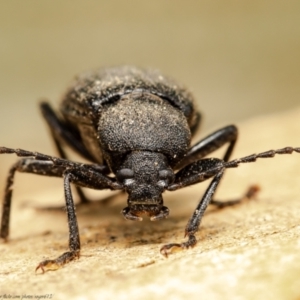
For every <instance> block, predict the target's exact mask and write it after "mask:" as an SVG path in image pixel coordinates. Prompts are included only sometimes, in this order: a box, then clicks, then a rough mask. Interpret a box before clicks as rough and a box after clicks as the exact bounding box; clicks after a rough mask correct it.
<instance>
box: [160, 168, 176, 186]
mask: <svg viewBox="0 0 300 300" xmlns="http://www.w3.org/2000/svg"><path fill="white" fill-rule="evenodd" d="M158 176H159V179H160V180H168V182H169V183H171V182H173V181H174V173H173V172H172V171H170V170H160V171H159V172H158Z"/></svg>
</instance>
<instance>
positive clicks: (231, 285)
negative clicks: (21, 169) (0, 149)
mask: <svg viewBox="0 0 300 300" xmlns="http://www.w3.org/2000/svg"><path fill="white" fill-rule="evenodd" d="M299 120H300V108H298V109H294V110H293V111H288V112H284V113H281V114H277V115H270V116H261V117H258V118H255V119H251V120H248V121H246V122H243V123H241V124H238V126H239V129H240V139H239V142H238V144H237V148H236V150H235V152H234V154H233V158H236V157H240V156H246V155H248V154H252V153H255V152H260V151H265V150H269V149H274V148H281V147H283V146H298V147H299V146H300V122H299ZM1 159H2V160H3V159H5V158H4V157H1ZM1 174H2V175H1V176H2V177H3V178H2V181H3V180H4V177H5V174H4V172H3V171H1ZM21 177H22V178H21ZM19 180H20V183H18V182H19ZM22 180H23V181H24V182H23V183H21V181H22ZM38 180H40V179H38V178H37V177H34V176H28V177H27V175H22V176H19V175H18V176H17V181H16V185H15V186H16V187H17V189H16V193H15V197H14V199H13V210H12V221H11V238H10V241H9V242H8V243H3V242H1V243H0V252H1V256H0V265H1V267H0V299H3V298H4V295H6V296H8V295H11V296H12V297H13V296H20V298H21V297H22V295H25V296H28V297H29V296H32V299H33V298H34V297H40V296H45V297H46V296H47V295H48V297H49V298H50V296H51V297H52V299H84V298H86V299H141V298H142V299H300V254H299V253H300V239H299V236H300V217H299V216H300V154H297V153H294V154H292V155H283V156H276V157H275V158H272V159H265V160H259V161H257V162H256V163H253V164H248V165H243V166H240V167H239V168H238V169H231V170H228V171H227V172H226V176H225V178H224V180H223V182H222V184H221V186H220V189H219V190H218V192H217V198H218V199H224V200H225V199H230V198H236V197H238V196H239V195H241V194H243V193H244V191H245V190H246V189H247V187H249V185H251V184H259V185H260V187H261V192H260V193H259V195H258V196H257V198H256V199H255V200H252V201H250V202H245V203H243V204H241V205H238V206H236V207H231V208H225V209H223V210H215V209H213V208H210V209H209V210H208V211H207V213H206V214H205V217H204V218H203V221H202V224H201V229H200V231H199V232H198V233H197V238H198V240H199V242H198V244H197V246H196V247H194V248H193V249H190V250H187V251H181V252H177V253H174V254H172V255H170V256H169V258H167V259H166V258H164V257H163V256H162V255H161V254H160V253H159V249H160V247H161V246H162V245H164V244H165V243H169V242H180V241H182V240H183V232H184V227H185V225H186V222H187V220H188V218H189V216H190V215H191V213H192V211H193V208H194V207H195V206H196V203H197V200H198V199H199V198H200V196H201V194H202V193H203V191H204V189H205V186H206V185H207V184H199V185H196V186H194V187H190V188H185V189H183V190H181V191H178V192H173V193H166V194H165V195H164V196H165V197H164V199H165V204H166V205H167V206H168V207H169V208H170V211H171V214H170V217H169V218H168V219H166V220H164V221H160V222H150V221H149V220H144V221H143V222H129V221H126V220H124V219H123V218H122V216H121V215H120V211H121V209H122V208H123V207H125V206H126V195H122V194H119V195H116V197H115V199H114V200H113V201H112V202H111V203H109V204H107V205H103V204H101V203H99V202H97V203H95V204H93V205H92V206H90V207H79V208H78V209H77V215H78V221H79V229H80V234H81V243H82V255H81V258H80V259H79V260H78V261H75V262H72V263H70V264H68V265H66V266H65V267H63V268H62V269H60V270H57V271H51V272H47V273H45V274H44V275H41V274H40V273H37V274H35V272H34V269H35V267H36V266H37V264H38V263H39V262H40V261H41V260H43V259H46V258H54V257H56V256H58V255H60V254H61V253H62V252H64V251H66V250H67V239H68V231H67V224H66V215H65V212H64V211H63V210H58V211H45V210H37V209H35V208H34V206H36V205H39V206H44V205H45V206H46V205H47V204H52V205H62V204H63V192H62V182H61V181H60V180H58V179H57V180H56V181H55V182H53V186H52V184H49V181H48V179H43V181H42V182H43V184H44V185H43V184H42V183H41V184H40V183H39V181H38ZM49 180H50V179H49ZM51 183H52V181H51ZM19 187H20V189H19V190H18V188H19ZM1 296H2V298H1ZM23 299H24V298H23Z"/></svg>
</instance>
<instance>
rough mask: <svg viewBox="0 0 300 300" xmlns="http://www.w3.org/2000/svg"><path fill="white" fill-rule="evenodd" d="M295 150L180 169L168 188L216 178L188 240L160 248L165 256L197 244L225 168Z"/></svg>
mask: <svg viewBox="0 0 300 300" xmlns="http://www.w3.org/2000/svg"><path fill="white" fill-rule="evenodd" d="M293 152H296V153H300V147H296V148H293V147H285V148H282V149H276V150H269V151H265V152H261V153H258V154H252V155H248V156H245V157H242V158H237V159H234V160H232V161H229V162H225V161H222V160H219V159H216V158H208V159H202V160H199V161H196V162H194V163H191V164H190V165H188V166H186V167H185V168H183V169H182V170H180V171H179V172H178V173H177V174H176V178H175V182H174V183H173V184H171V185H170V186H169V187H168V188H167V189H168V190H170V191H174V190H177V189H180V188H183V187H186V186H190V185H193V184H196V183H198V182H202V181H204V180H206V179H209V178H211V177H214V178H213V180H212V182H211V183H210V185H209V187H208V188H207V190H206V192H205V194H204V196H203V198H202V199H201V201H200V202H199V204H198V206H197V207H196V209H195V211H194V213H193V215H192V216H191V218H190V220H189V222H188V224H187V226H186V229H185V236H188V241H187V242H184V243H181V244H178V243H171V244H167V245H165V246H163V247H162V248H161V249H160V251H161V253H162V254H163V255H165V256H168V254H169V253H171V252H172V249H173V248H189V247H193V246H195V245H196V243H197V240H196V238H195V233H196V231H197V230H198V228H199V225H200V222H201V219H202V216H203V214H204V212H205V210H206V208H207V205H208V204H209V203H210V202H211V201H212V197H213V195H214V193H215V191H216V188H217V186H218V184H219V183H220V180H221V178H222V176H223V173H224V170H225V169H228V168H237V167H238V166H239V165H240V164H243V163H252V162H256V160H257V159H258V158H273V157H274V156H275V155H276V154H279V155H282V154H292V153H293ZM257 189H258V188H257V187H253V190H252V191H251V190H250V192H249V195H248V197H252V196H253V194H255V193H256V191H257ZM213 204H214V203H213ZM233 204H235V203H233ZM225 205H226V203H225Z"/></svg>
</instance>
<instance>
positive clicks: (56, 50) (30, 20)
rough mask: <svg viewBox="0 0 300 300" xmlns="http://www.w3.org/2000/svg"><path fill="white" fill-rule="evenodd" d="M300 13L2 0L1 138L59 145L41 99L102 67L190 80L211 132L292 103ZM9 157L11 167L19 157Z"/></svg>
mask: <svg viewBox="0 0 300 300" xmlns="http://www.w3.org/2000/svg"><path fill="white" fill-rule="evenodd" d="M299 16H300V2H299V1H287V2H286V1H273V0H272V1H271V0H267V1H261V0H252V1H221V0H220V1H198V0H197V1H196V0H195V1H178V0H175V1H174V0H172V1H171V0H169V1H166V0H152V1H138V0H132V1H101V0H98V1H96V0H85V1H83V0H72V1H61V0H51V1H41V0H26V1H19V0H9V1H7V0H1V1H0V101H1V102H0V103H1V106H0V128H1V129H0V130H1V136H0V144H1V145H5V146H9V147H20V148H24V149H30V150H37V151H40V152H46V153H49V154H54V151H53V147H52V143H51V141H50V138H49V135H48V133H47V130H46V126H45V124H44V122H43V120H42V118H41V116H40V114H39V111H38V105H37V103H38V101H39V99H41V98H47V99H49V101H51V103H53V105H54V106H55V105H56V104H57V103H58V101H59V99H60V97H61V94H62V93H63V92H64V90H65V88H66V86H67V85H68V83H69V82H70V81H71V79H72V78H73V76H74V75H75V74H77V73H79V72H81V71H84V70H88V69H94V68H97V67H101V66H111V65H119V64H133V65H138V66H142V67H147V66H150V67H154V68H158V69H160V70H161V71H162V72H163V73H165V74H167V75H170V76H172V77H173V78H175V79H177V80H178V81H180V82H182V83H184V84H185V85H186V86H187V87H188V88H189V89H190V90H191V91H192V92H193V94H194V95H195V98H196V99H197V102H198V106H199V108H200V109H201V111H202V112H203V113H204V121H203V126H202V128H203V131H204V132H208V131H211V130H213V129H216V128H218V127H220V126H224V125H227V124H229V123H236V122H239V121H240V120H243V119H245V118H249V117H251V116H256V115H261V114H266V113H271V112H275V111H281V110H286V109H290V108H293V107H295V106H297V105H299V103H300V101H299V100H300V17H299ZM295 121H296V122H299V120H295ZM0 159H1V166H2V167H1V173H2V172H7V168H6V164H11V162H12V161H14V160H15V157H13V158H11V157H9V158H8V155H7V156H5V157H4V156H3V157H2V156H1V158H0ZM1 177H2V176H1ZM34 178H36V177H34Z"/></svg>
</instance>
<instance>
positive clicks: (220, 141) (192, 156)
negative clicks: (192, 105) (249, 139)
mask: <svg viewBox="0 0 300 300" xmlns="http://www.w3.org/2000/svg"><path fill="white" fill-rule="evenodd" d="M237 137H238V129H237V127H236V126H234V125H229V126H226V127H224V128H221V129H219V130H217V131H215V132H214V133H212V134H210V135H209V136H207V137H205V138H204V139H202V140H201V141H200V142H198V143H196V144H195V145H194V146H192V147H191V148H190V150H189V151H188V152H187V155H186V156H185V157H184V159H183V160H181V161H180V162H179V164H178V165H177V166H176V169H182V168H183V167H185V166H187V165H189V164H191V163H193V162H195V161H198V160H199V159H202V158H204V157H205V156H207V155H208V154H210V153H212V152H214V151H215V150H217V149H219V148H221V147H222V146H224V145H225V144H228V143H229V145H228V147H227V149H226V152H225V154H224V157H223V161H225V162H227V161H228V160H229V159H230V156H231V154H232V151H233V149H234V146H235V144H236V141H237ZM258 191H259V187H258V186H257V185H253V186H250V187H249V189H248V190H247V191H246V193H245V194H244V195H243V196H242V197H240V198H238V199H234V200H227V201H218V200H215V199H211V201H210V203H209V204H212V205H215V206H217V207H218V208H224V207H226V206H232V205H236V204H238V203H240V202H242V201H243V200H248V199H251V198H254V197H255V195H256V194H257V192H258Z"/></svg>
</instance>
